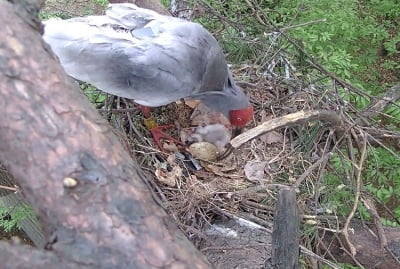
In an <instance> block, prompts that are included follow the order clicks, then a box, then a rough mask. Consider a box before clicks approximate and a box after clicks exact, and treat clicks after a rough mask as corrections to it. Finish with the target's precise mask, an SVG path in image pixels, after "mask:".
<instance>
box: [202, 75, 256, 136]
mask: <svg viewBox="0 0 400 269" xmlns="http://www.w3.org/2000/svg"><path fill="white" fill-rule="evenodd" d="M195 98H197V99H200V100H202V101H203V103H204V104H205V105H206V106H208V107H210V108H212V109H214V110H217V111H219V112H221V113H222V114H224V115H225V117H227V118H228V119H229V121H230V123H231V125H232V127H233V129H234V135H237V134H239V133H240V131H241V130H242V129H243V128H244V127H245V126H246V124H247V123H248V122H249V121H250V120H251V119H253V115H254V111H253V106H252V105H251V104H250V102H249V98H248V97H247V96H246V95H245V94H244V92H243V90H242V88H240V87H239V86H237V85H236V84H235V82H234V80H233V78H232V75H231V74H230V72H229V73H228V76H227V79H226V81H225V83H224V84H223V87H222V89H218V90H214V91H206V92H202V93H201V94H198V95H197V96H196V97H195Z"/></svg>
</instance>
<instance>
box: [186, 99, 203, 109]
mask: <svg viewBox="0 0 400 269" xmlns="http://www.w3.org/2000/svg"><path fill="white" fill-rule="evenodd" d="M200 103H201V101H200V100H196V99H185V105H187V106H188V107H190V108H195V107H196V106H198V105H199V104H200Z"/></svg>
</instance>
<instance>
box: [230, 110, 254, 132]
mask: <svg viewBox="0 0 400 269" xmlns="http://www.w3.org/2000/svg"><path fill="white" fill-rule="evenodd" d="M253 115H254V109H253V106H249V107H247V108H244V109H240V110H231V111H229V116H230V122H231V124H232V126H234V127H239V128H243V127H244V126H246V124H247V123H248V122H249V121H250V120H251V119H253Z"/></svg>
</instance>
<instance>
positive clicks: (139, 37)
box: [43, 4, 253, 146]
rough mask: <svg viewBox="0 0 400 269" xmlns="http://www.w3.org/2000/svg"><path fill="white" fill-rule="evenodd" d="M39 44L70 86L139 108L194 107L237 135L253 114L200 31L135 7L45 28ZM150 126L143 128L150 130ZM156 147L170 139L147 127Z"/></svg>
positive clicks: (213, 44) (211, 41) (220, 55)
mask: <svg viewBox="0 0 400 269" xmlns="http://www.w3.org/2000/svg"><path fill="white" fill-rule="evenodd" d="M44 25H45V31H44V35H43V38H44V40H45V41H46V42H47V43H48V44H49V45H50V46H51V48H52V49H53V51H54V52H55V54H56V55H57V56H58V57H59V59H60V61H61V64H62V66H63V67H64V69H65V71H66V72H67V73H68V74H69V75H70V76H72V77H74V78H75V79H78V80H81V81H85V82H88V83H90V84H92V85H94V86H95V87H97V88H99V89H101V90H103V91H105V92H108V93H110V94H114V95H117V96H121V97H126V98H131V99H134V101H135V102H136V103H138V104H140V105H142V111H143V112H144V114H145V117H147V118H150V109H149V108H148V107H155V106H162V105H166V104H168V103H171V102H173V101H176V100H179V99H181V98H184V97H189V98H193V99H200V100H201V101H202V102H203V103H205V104H206V105H207V106H208V107H210V108H212V109H215V110H217V111H220V112H221V113H223V114H224V115H225V116H226V117H227V118H228V119H229V120H230V122H231V124H232V126H233V127H238V128H243V127H244V126H245V124H246V123H247V122H248V121H249V120H250V119H252V117H253V107H252V106H251V105H250V103H249V100H248V98H247V97H246V95H245V94H244V93H243V92H242V91H241V89H239V88H238V87H237V86H236V85H235V82H234V80H233V78H232V75H231V73H230V71H229V70H228V66H227V64H226V61H225V57H224V54H223V51H222V49H221V48H220V46H219V45H218V43H217V41H216V40H215V38H214V37H213V36H212V35H211V34H210V33H209V32H208V31H207V30H206V29H204V28H203V27H202V26H201V25H199V24H197V23H192V22H188V21H184V20H181V19H178V18H174V17H169V16H163V15H160V14H158V13H156V12H154V11H151V10H147V9H142V8H139V7H137V6H135V5H133V4H113V5H110V6H109V8H108V10H107V11H106V15H104V16H88V17H79V18H72V19H68V20H60V19H51V20H48V21H45V22H44ZM148 125H149V124H148ZM150 126H151V127H150V129H151V130H150V131H151V133H152V135H153V137H154V139H155V142H156V143H157V144H158V145H159V146H160V141H159V140H160V139H161V138H163V139H166V138H167V139H169V138H170V137H168V136H166V135H165V134H164V133H163V132H162V130H163V129H164V128H165V127H164V126H157V125H156V124H155V123H154V122H153V124H150Z"/></svg>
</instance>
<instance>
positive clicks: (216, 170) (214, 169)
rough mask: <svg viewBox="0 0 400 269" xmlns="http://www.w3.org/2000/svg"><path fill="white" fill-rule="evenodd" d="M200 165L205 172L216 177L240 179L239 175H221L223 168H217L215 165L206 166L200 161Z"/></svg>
mask: <svg viewBox="0 0 400 269" xmlns="http://www.w3.org/2000/svg"><path fill="white" fill-rule="evenodd" d="M200 163H201V165H202V166H203V167H204V169H205V170H207V171H208V172H211V173H213V174H215V175H217V176H220V177H227V178H234V179H237V178H240V176H239V175H237V174H227V173H223V172H222V169H223V167H220V166H217V165H212V164H207V163H205V162H202V161H200Z"/></svg>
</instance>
